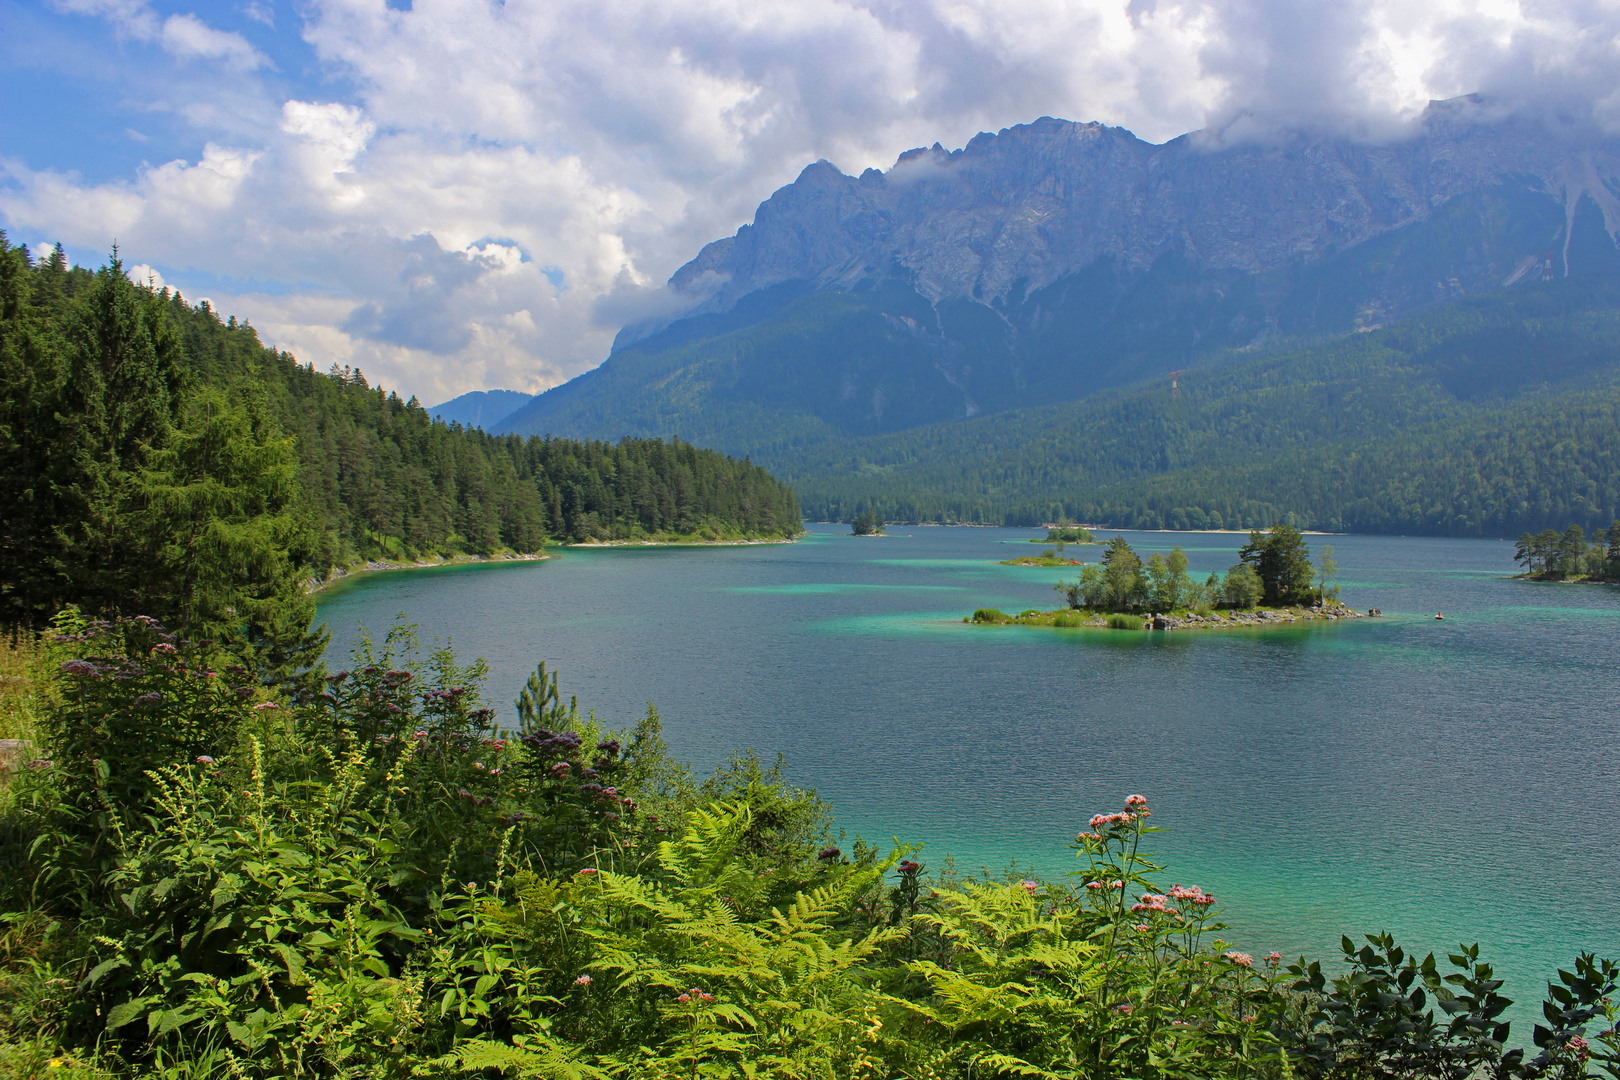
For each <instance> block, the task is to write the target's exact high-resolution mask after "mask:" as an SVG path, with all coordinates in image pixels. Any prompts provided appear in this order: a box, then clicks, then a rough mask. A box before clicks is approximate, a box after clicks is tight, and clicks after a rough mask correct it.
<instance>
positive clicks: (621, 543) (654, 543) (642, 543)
mask: <svg viewBox="0 0 1620 1080" xmlns="http://www.w3.org/2000/svg"><path fill="white" fill-rule="evenodd" d="M798 541H799V538H798V537H797V536H782V537H777V538H776V539H773V540H582V541H580V542H578V543H573V544H558V545H557V546H558V547H564V548H605V547H752V546H753V545H755V544H796V543H798Z"/></svg>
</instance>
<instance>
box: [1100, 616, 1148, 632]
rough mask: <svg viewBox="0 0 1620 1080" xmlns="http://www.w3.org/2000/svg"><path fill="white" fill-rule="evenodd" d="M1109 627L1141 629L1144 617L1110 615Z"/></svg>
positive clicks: (1115, 628) (1112, 628)
mask: <svg viewBox="0 0 1620 1080" xmlns="http://www.w3.org/2000/svg"><path fill="white" fill-rule="evenodd" d="M1108 629H1110V630H1140V629H1142V617H1141V616H1140V615H1118V614H1116V615H1110V616H1108Z"/></svg>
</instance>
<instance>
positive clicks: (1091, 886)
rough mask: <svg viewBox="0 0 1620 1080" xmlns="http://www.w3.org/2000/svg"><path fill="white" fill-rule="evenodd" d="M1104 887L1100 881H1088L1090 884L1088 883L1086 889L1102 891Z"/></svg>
mask: <svg viewBox="0 0 1620 1080" xmlns="http://www.w3.org/2000/svg"><path fill="white" fill-rule="evenodd" d="M1102 887H1103V883H1102V882H1100V881H1088V882H1086V888H1088V889H1100V888H1102Z"/></svg>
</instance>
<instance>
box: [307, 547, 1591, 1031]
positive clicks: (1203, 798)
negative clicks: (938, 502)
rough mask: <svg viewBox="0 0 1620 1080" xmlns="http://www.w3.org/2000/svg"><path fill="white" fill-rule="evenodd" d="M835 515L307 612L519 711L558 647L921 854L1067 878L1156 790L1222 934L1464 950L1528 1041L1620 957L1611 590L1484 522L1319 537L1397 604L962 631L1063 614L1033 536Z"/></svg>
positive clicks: (700, 759) (674, 736)
mask: <svg viewBox="0 0 1620 1080" xmlns="http://www.w3.org/2000/svg"><path fill="white" fill-rule="evenodd" d="M846 531H847V530H846V529H845V528H844V527H836V526H813V527H812V531H811V533H810V535H809V536H808V537H807V538H806V539H805V540H803V541H800V542H798V543H794V544H780V545H759V546H751V547H731V548H720V547H714V548H614V549H607V548H597V549H567V550H565V551H563V552H561V553H560V555H559V557H557V558H555V559H552V560H549V561H546V562H542V563H515V564H496V565H479V566H469V567H460V568H452V569H443V570H423V571H399V572H394V573H387V574H376V575H370V576H367V577H364V578H363V579H360V580H357V581H355V582H353V583H349V584H345V585H344V586H342V587H340V588H338V589H337V590H335V591H332V592H329V593H326V594H323V596H322V598H321V603H320V611H321V615H322V617H323V618H324V619H325V620H326V621H327V623H328V625H329V626H330V627H331V628H332V630H333V653H334V657H335V658H336V657H341V656H343V655H344V654H346V652H347V650H348V649H349V648H350V647H351V645H352V643H353V641H354V639H355V636H356V634H357V632H358V629H359V628H360V627H361V626H366V627H369V628H371V629H372V630H373V631H375V632H377V633H378V634H379V635H380V633H381V632H382V631H383V630H385V629H386V628H387V627H388V625H389V624H390V623H391V622H392V621H393V620H394V618H395V617H396V616H397V615H398V614H400V613H402V612H403V613H405V614H406V615H408V617H409V618H410V620H411V621H413V622H416V623H418V624H420V626H421V628H422V635H423V638H424V640H425V641H427V642H431V641H432V640H434V639H435V638H437V639H440V640H444V639H449V640H450V641H451V642H452V643H453V644H454V646H455V648H456V649H457V651H458V652H459V653H460V654H461V655H462V656H463V657H469V658H470V657H473V656H482V657H484V658H485V659H487V660H488V662H489V666H490V676H489V682H488V694H487V696H488V698H489V700H490V701H491V702H493V703H495V704H496V705H497V707H498V708H499V709H500V710H501V715H502V716H503V717H504V718H506V719H508V720H510V718H511V717H512V715H513V714H512V710H511V705H510V703H511V701H512V700H513V698H515V697H516V695H517V692H518V689H519V688H520V686H521V685H522V683H523V681H524V679H525V678H527V676H528V674H529V673H530V672H531V671H532V670H533V669H534V665H535V664H536V663H537V662H538V661H540V660H545V661H546V662H547V664H548V666H549V667H551V668H552V669H554V670H557V671H559V672H560V673H561V677H562V691H563V694H564V696H565V697H566V696H568V695H578V697H579V701H580V704H581V706H582V707H585V706H589V707H591V708H593V709H595V711H596V713H597V715H598V716H599V717H601V718H603V719H605V720H608V721H610V722H612V723H615V724H622V725H625V726H628V725H630V724H632V723H633V722H634V721H635V720H636V719H637V717H638V716H639V715H641V714H642V713H643V712H644V711H645V708H646V704H647V703H648V702H652V703H654V704H656V705H657V707H658V709H659V712H660V713H661V715H662V716H663V718H664V724H665V733H666V736H667V738H668V740H669V743H670V745H671V747H672V748H673V749H674V751H675V752H676V753H677V754H679V755H681V756H682V757H684V758H686V759H687V760H689V761H691V762H693V763H694V765H696V766H697V767H699V768H702V769H708V768H712V767H713V766H714V765H716V764H718V763H719V762H721V761H723V760H724V759H725V758H726V756H727V755H729V754H730V753H732V752H733V751H735V750H740V749H744V748H752V749H754V750H756V751H758V752H759V753H760V754H761V755H762V756H766V757H773V756H774V755H775V754H776V753H778V752H780V753H783V754H785V755H786V756H787V758H788V762H789V767H790V773H791V775H792V776H793V777H794V779H795V780H796V781H798V782H800V783H803V784H805V785H807V786H811V787H814V788H816V789H817V790H818V791H819V792H820V793H821V794H822V796H823V797H825V798H826V799H827V800H828V801H829V802H830V803H831V804H832V805H833V808H834V810H835V811H836V813H837V818H838V825H839V826H840V827H841V828H843V829H844V830H846V831H847V833H848V834H849V835H850V836H854V835H857V834H858V835H861V836H864V837H865V838H867V839H868V840H871V841H877V842H885V843H886V842H887V841H888V840H889V838H891V837H898V838H900V839H901V840H904V841H920V842H923V843H925V844H926V847H925V849H924V852H923V854H922V860H923V861H924V862H925V863H929V864H937V863H938V862H939V861H940V860H941V859H943V858H945V857H946V856H950V857H952V858H953V859H954V860H955V862H956V864H957V866H958V867H959V868H960V869H962V870H973V869H980V868H985V869H989V870H991V871H993V872H1000V871H1001V870H1003V869H1006V868H1008V867H1009V866H1017V867H1033V868H1034V869H1035V870H1036V871H1038V872H1041V873H1044V874H1048V875H1056V874H1061V873H1063V872H1065V871H1067V870H1069V869H1072V868H1073V857H1072V854H1071V852H1070V850H1069V848H1068V846H1067V845H1068V844H1069V843H1070V841H1071V840H1072V838H1073V836H1074V834H1075V833H1076V832H1077V831H1078V830H1079V828H1080V826H1081V825H1082V824H1083V823H1084V822H1085V820H1086V819H1088V818H1089V817H1090V816H1091V815H1092V813H1094V812H1096V811H1099V810H1112V809H1116V808H1118V807H1119V805H1120V803H1121V800H1123V799H1124V797H1125V796H1126V795H1128V794H1132V793H1134V792H1141V793H1142V794H1145V795H1147V796H1148V797H1149V799H1150V800H1151V802H1152V806H1153V809H1154V815H1155V816H1154V819H1153V820H1154V823H1155V824H1156V825H1159V826H1161V827H1163V828H1165V829H1166V830H1167V831H1166V832H1163V833H1160V834H1158V835H1157V836H1155V837H1153V838H1152V839H1153V847H1154V850H1155V852H1156V854H1157V855H1158V856H1159V861H1161V862H1164V863H1167V864H1168V869H1167V871H1166V873H1165V875H1164V876H1165V879H1166V884H1168V883H1170V882H1172V881H1175V882H1183V883H1187V884H1194V883H1196V884H1199V885H1202V886H1204V887H1205V888H1206V889H1207V890H1209V891H1211V892H1213V893H1214V894H1215V895H1216V896H1217V897H1219V899H1220V901H1221V903H1220V910H1221V912H1222V913H1223V914H1224V916H1225V918H1226V920H1227V921H1228V922H1229V923H1231V924H1232V929H1231V930H1230V931H1228V933H1227V934H1226V937H1227V938H1228V939H1229V940H1232V941H1234V942H1236V943H1238V944H1240V945H1242V946H1243V947H1245V948H1249V949H1251V950H1252V951H1255V952H1266V951H1269V950H1271V949H1277V950H1279V951H1281V952H1282V953H1283V954H1284V955H1285V956H1290V957H1292V956H1296V955H1298V954H1300V953H1306V954H1308V955H1311V956H1315V957H1320V958H1322V959H1323V960H1325V961H1331V964H1327V965H1325V966H1329V967H1332V968H1333V969H1335V970H1336V969H1337V955H1338V946H1337V943H1338V940H1339V935H1340V934H1341V933H1342V932H1348V933H1351V934H1352V935H1355V934H1359V933H1360V932H1363V931H1377V930H1384V929H1388V930H1391V931H1393V932H1394V933H1395V934H1396V935H1397V937H1398V938H1399V939H1400V940H1401V941H1402V942H1403V944H1405V945H1406V946H1407V947H1408V948H1409V949H1416V950H1418V951H1419V952H1420V953H1421V952H1425V951H1428V950H1431V949H1432V950H1434V951H1435V952H1436V953H1437V954H1442V953H1443V952H1444V951H1446V950H1449V949H1451V948H1453V947H1454V946H1455V945H1456V944H1457V943H1459V942H1472V941H1476V940H1477V941H1479V942H1481V943H1482V944H1483V946H1484V949H1483V953H1484V954H1485V956H1486V958H1487V959H1490V960H1492V961H1493V962H1494V963H1495V964H1496V965H1497V968H1498V972H1499V973H1500V974H1505V976H1506V978H1507V979H1508V987H1507V991H1506V992H1507V993H1508V994H1509V995H1510V996H1512V997H1514V998H1515V999H1517V1000H1518V1001H1519V1002H1521V1006H1520V1007H1519V1008H1516V1009H1515V1010H1514V1013H1515V1018H1516V1019H1517V1020H1518V1021H1519V1022H1517V1023H1515V1041H1519V1042H1524V1041H1527V1040H1528V1035H1529V1031H1528V1024H1527V1023H1526V1022H1525V1021H1526V1020H1527V1019H1528V1017H1529V1016H1530V1015H1531V1009H1530V1008H1529V1006H1531V1005H1533V1003H1534V1002H1536V1001H1539V1000H1540V996H1541V990H1542V982H1543V981H1544V980H1545V979H1546V978H1547V977H1548V976H1549V975H1551V974H1552V973H1553V971H1554V969H1555V968H1556V967H1557V966H1559V965H1563V966H1565V967H1567V966H1569V962H1570V961H1571V960H1572V959H1573V957H1574V955H1575V954H1576V952H1578V951H1580V950H1582V949H1589V950H1594V951H1597V952H1599V953H1600V954H1603V955H1609V956H1616V955H1620V901H1617V900H1616V897H1617V896H1620V670H1617V664H1620V589H1616V588H1613V587H1609V586H1571V585H1541V584H1532V583H1526V582H1518V581H1512V580H1509V579H1508V575H1509V574H1511V573H1512V571H1513V565H1512V544H1511V543H1506V542H1502V541H1487V540H1436V539H1411V538H1397V537H1361V536H1339V537H1330V538H1323V537H1310V538H1309V540H1310V542H1311V544H1312V547H1313V549H1314V548H1315V547H1316V545H1318V544H1320V543H1321V542H1323V541H1324V539H1326V540H1327V541H1328V542H1331V543H1332V544H1333V546H1334V548H1335V549H1336V551H1337V556H1338V562H1339V565H1340V567H1341V572H1340V577H1341V582H1342V585H1343V590H1344V596H1345V600H1346V602H1348V603H1350V604H1351V605H1353V606H1356V607H1359V608H1362V609H1366V608H1369V607H1379V608H1381V609H1383V611H1384V613H1385V617H1384V618H1382V619H1378V620H1373V619H1362V620H1356V621H1347V622H1339V623H1311V624H1308V625H1307V626H1304V627H1300V628H1297V629H1294V628H1289V629H1281V630H1267V631H1220V632H1179V633H1168V634H1166V633H1158V634H1148V633H1140V632H1126V631H1096V630H1059V629H1053V628H1015V627H999V628H998V627H979V626H966V625H963V624H962V623H961V621H960V620H961V618H962V616H963V615H964V614H967V613H969V612H971V611H972V610H973V609H975V608H978V607H999V608H1002V609H1003V610H1008V611H1018V610H1022V609H1024V608H1029V607H1040V608H1042V609H1048V608H1051V607H1054V606H1056V605H1057V603H1058V597H1057V595H1056V594H1055V593H1053V592H1052V590H1051V586H1052V584H1053V583H1054V582H1056V581H1057V580H1058V579H1060V578H1062V577H1065V576H1069V577H1072V576H1073V572H1072V571H1069V572H1068V573H1065V572H1064V571H1060V570H1044V569H1028V568H1019V567H1006V566H999V565H997V563H996V560H998V559H1004V558H1012V557H1014V556H1017V555H1025V554H1030V553H1038V552H1039V551H1040V550H1041V549H1040V548H1038V547H1035V546H1034V545H1031V544H1029V543H1027V541H1028V539H1029V538H1030V537H1031V536H1038V535H1041V534H1039V533H1035V532H1032V531H1030V530H1023V529H976V528H954V529H950V528H906V527H895V529H894V534H893V535H891V536H888V537H881V538H861V537H852V536H848V535H845V533H846ZM1125 535H1126V537H1127V538H1128V539H1129V540H1130V541H1131V543H1132V544H1133V545H1134V546H1136V547H1137V549H1138V550H1139V551H1143V552H1144V553H1146V552H1150V551H1154V550H1168V549H1169V548H1170V547H1171V546H1172V545H1173V544H1175V543H1180V544H1181V545H1182V547H1183V548H1184V549H1185V550H1186V551H1187V553H1188V555H1189V557H1190V559H1191V562H1192V569H1193V571H1194V572H1195V573H1197V574H1198V575H1199V577H1200V578H1201V577H1202V576H1203V575H1205V574H1207V573H1208V572H1209V571H1211V570H1221V571H1224V570H1225V569H1226V568H1227V567H1228V566H1230V565H1231V564H1232V563H1233V562H1234V561H1236V550H1237V548H1238V546H1239V545H1240V544H1241V543H1242V538H1241V537H1239V536H1236V535H1232V534H1224V535H1223V534H1199V533H1181V534H1173V535H1172V534H1164V533H1129V532H1128V533H1126V534H1125ZM1070 551H1071V553H1072V552H1084V553H1085V554H1081V555H1077V556H1076V557H1079V558H1091V559H1095V558H1097V557H1098V554H1099V553H1100V549H1099V548H1071V549H1070ZM1436 611H1444V612H1445V614H1446V616H1447V618H1446V620H1445V621H1443V622H1436V621H1435V620H1434V618H1433V616H1434V614H1435V612H1436ZM1442 963H1443V961H1442ZM1520 1029H1522V1030H1520Z"/></svg>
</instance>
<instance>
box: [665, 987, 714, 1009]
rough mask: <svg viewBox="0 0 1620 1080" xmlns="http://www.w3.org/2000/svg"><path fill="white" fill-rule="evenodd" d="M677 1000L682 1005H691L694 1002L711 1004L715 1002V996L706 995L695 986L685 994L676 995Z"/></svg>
mask: <svg viewBox="0 0 1620 1080" xmlns="http://www.w3.org/2000/svg"><path fill="white" fill-rule="evenodd" d="M675 1000H676V1001H678V1002H680V1003H681V1004H682V1005H686V1004H689V1003H691V1002H693V1001H699V1002H710V1001H713V1000H714V995H713V994H706V993H704V992H703V991H702V990H699V989H698V988H697V987H695V986H694V987H693V988H692V989H690V990H688V991H687V992H686V993H684V994H677V995H675Z"/></svg>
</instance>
